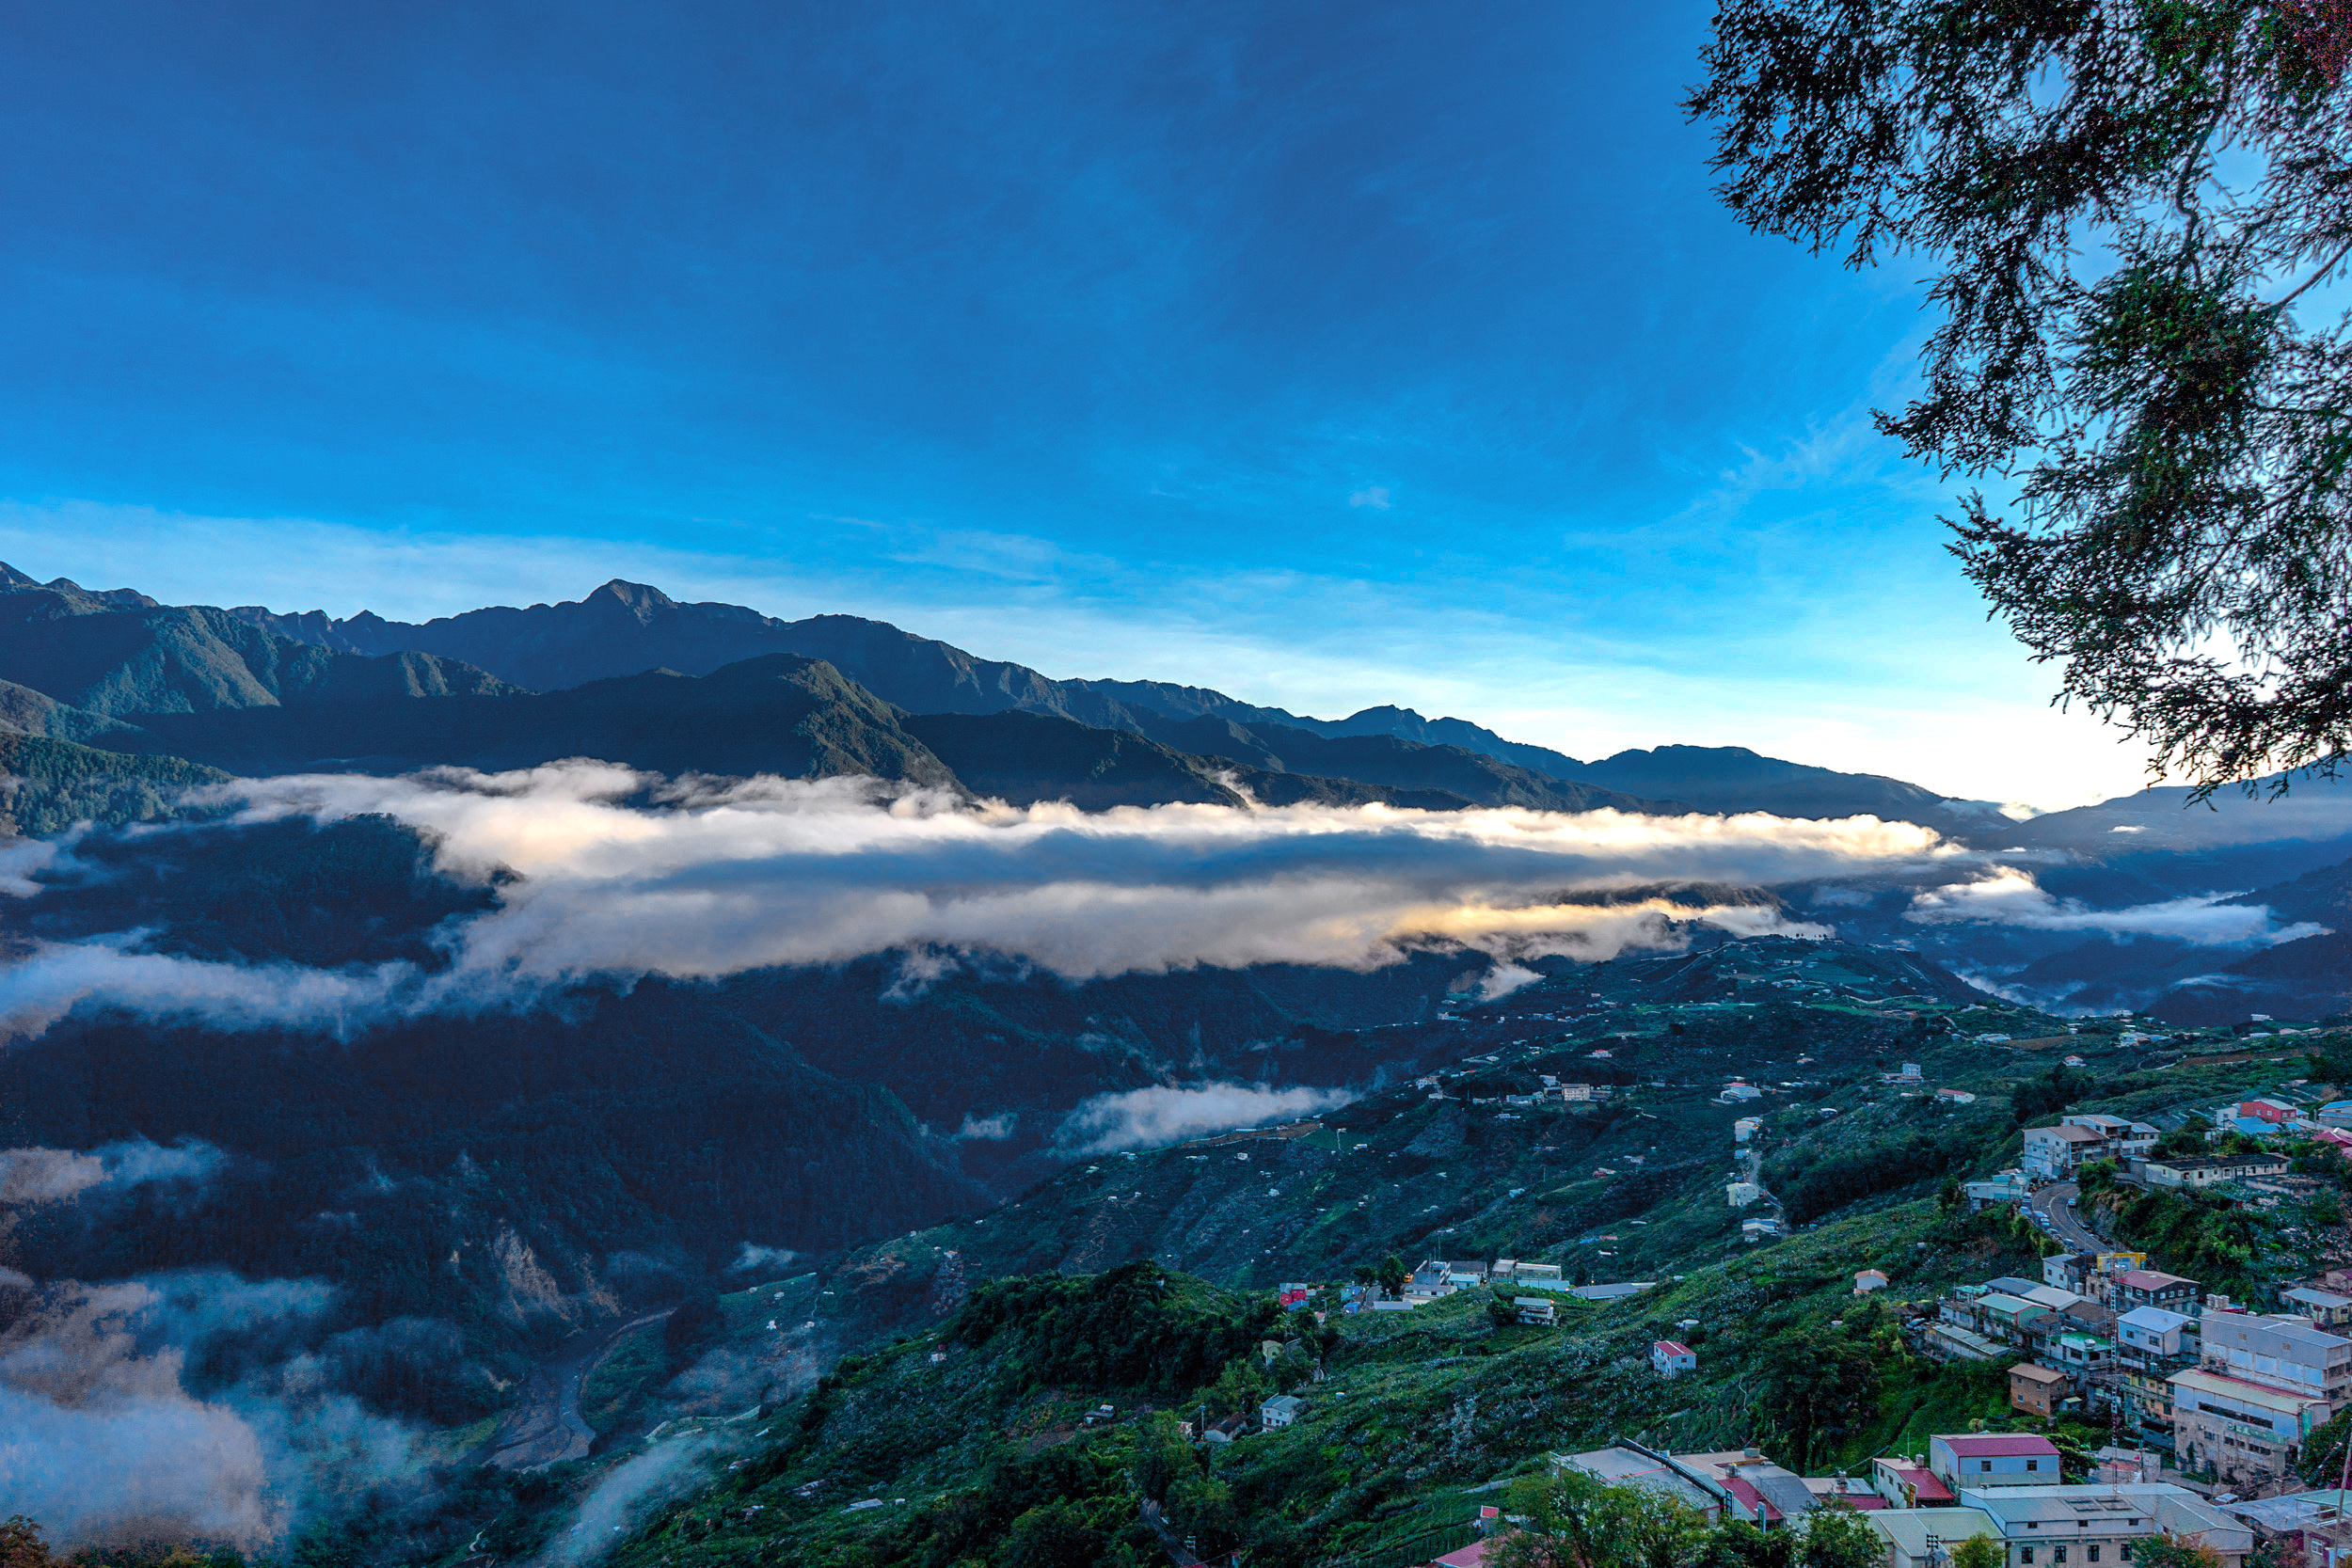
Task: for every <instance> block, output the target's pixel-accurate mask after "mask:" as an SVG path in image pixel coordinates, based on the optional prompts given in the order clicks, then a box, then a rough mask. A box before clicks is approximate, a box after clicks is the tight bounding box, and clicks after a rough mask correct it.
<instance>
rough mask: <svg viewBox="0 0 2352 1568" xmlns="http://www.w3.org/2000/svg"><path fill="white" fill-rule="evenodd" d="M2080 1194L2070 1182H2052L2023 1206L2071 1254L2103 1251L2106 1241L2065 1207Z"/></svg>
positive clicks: (2028, 1199)
mask: <svg viewBox="0 0 2352 1568" xmlns="http://www.w3.org/2000/svg"><path fill="white" fill-rule="evenodd" d="M2080 1192H2081V1189H2080V1188H2078V1187H2076V1186H2075V1185H2074V1183H2073V1182H2072V1181H2053V1182H2051V1183H2050V1184H2049V1185H2048V1186H2046V1187H2044V1188H2042V1190H2041V1191H2039V1192H2037V1193H2035V1194H2034V1195H2033V1196H2031V1197H2029V1198H2027V1199H2026V1208H2028V1209H2030V1210H2032V1211H2033V1213H2034V1217H2035V1218H2037V1219H2039V1220H2041V1221H2042V1226H2043V1227H2044V1228H2046V1229H2047V1230H2048V1231H2049V1232H2050V1234H2051V1235H2053V1236H2056V1237H2057V1238H2058V1240H2059V1241H2061V1242H2063V1243H2066V1245H2067V1246H2069V1247H2071V1248H2073V1249H2074V1251H2076V1252H2094V1253H2095V1252H2104V1251H2106V1248H2107V1243H2106V1241H2105V1240H2103V1239H2102V1238H2101V1237H2100V1236H2099V1235H2098V1234H2097V1233H2096V1232H2095V1231H2093V1230H2092V1229H2091V1228H2090V1227H2089V1226H2087V1225H2085V1224H2083V1222H2082V1220H2081V1218H2080V1217H2079V1216H2078V1215H2077V1214H2076V1213H2075V1212H2074V1210H2072V1209H2070V1208H2068V1207H2067V1203H2068V1200H2069V1199H2072V1198H2074V1197H2075V1196H2079V1194H2080Z"/></svg>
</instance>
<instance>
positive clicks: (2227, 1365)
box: [2199, 1312, 2352, 1407]
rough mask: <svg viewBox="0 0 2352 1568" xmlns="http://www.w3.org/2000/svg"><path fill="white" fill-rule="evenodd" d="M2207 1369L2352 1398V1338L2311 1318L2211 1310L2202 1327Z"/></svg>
mask: <svg viewBox="0 0 2352 1568" xmlns="http://www.w3.org/2000/svg"><path fill="white" fill-rule="evenodd" d="M2199 1338H2200V1339H2201V1351H2200V1356H2199V1362H2200V1365H2201V1366H2202V1367H2203V1369H2204V1370H2206V1371H2209V1372H2217V1373H2219V1374H2221V1375H2223V1376H2226V1377H2234V1378H2240V1379H2243V1380H2245V1381H2246V1382H2249V1383H2258V1384H2261V1385H2263V1386H2265V1387H2270V1388H2278V1389H2282V1390H2284V1391H2286V1392H2289V1393H2295V1394H2301V1395H2303V1396H2305V1397H2306V1398H2310V1399H2317V1400H2324V1401H2326V1402H2327V1403H2328V1405H2329V1406H2330V1407H2333V1406H2336V1405H2340V1404H2343V1403H2344V1402H2346V1401H2347V1400H2352V1339H2347V1338H2344V1336H2342V1335H2340V1334H2330V1333H2328V1331H2327V1330H2326V1329H2324V1328H2319V1327H2316V1326H2314V1325H2313V1324H2312V1323H2311V1322H2310V1321H2309V1320H2308V1319H2304V1318H2289V1317H2269V1316H2261V1317H2258V1316H2256V1315H2254V1314H2253V1313H2250V1312H2246V1313H2240V1312H2213V1313H2207V1314H2206V1315H2205V1317H2204V1319H2203V1320H2202V1322H2201V1323H2200V1325H2199Z"/></svg>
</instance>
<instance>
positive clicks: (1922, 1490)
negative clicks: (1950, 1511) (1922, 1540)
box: [1870, 1456, 1953, 1509]
mask: <svg viewBox="0 0 2352 1568" xmlns="http://www.w3.org/2000/svg"><path fill="white" fill-rule="evenodd" d="M1870 1485H1871V1487H1872V1488H1873V1489H1874V1490H1875V1491H1876V1492H1877V1493H1878V1495H1879V1496H1880V1497H1884V1498H1885V1499H1886V1502H1887V1506H1888V1507H1889V1508H1894V1509H1925V1508H1949V1507H1950V1506H1951V1505H1952V1501H1953V1498H1952V1489H1951V1488H1950V1487H1948V1486H1947V1485H1945V1484H1944V1482H1943V1481H1940V1480H1938V1479H1937V1477H1936V1474H1935V1472H1934V1471H1933V1470H1931V1469H1929V1468H1928V1467H1927V1466H1926V1465H1915V1464H1913V1463H1912V1462H1911V1461H1910V1460H1908V1459H1888V1458H1885V1457H1883V1456H1882V1457H1880V1458H1877V1459H1873V1460H1871V1461H1870Z"/></svg>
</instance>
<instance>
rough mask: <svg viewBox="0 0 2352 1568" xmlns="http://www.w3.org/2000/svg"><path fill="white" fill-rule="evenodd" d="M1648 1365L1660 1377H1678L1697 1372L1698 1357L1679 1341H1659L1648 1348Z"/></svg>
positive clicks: (1696, 1353)
mask: <svg viewBox="0 0 2352 1568" xmlns="http://www.w3.org/2000/svg"><path fill="white" fill-rule="evenodd" d="M1649 1364H1650V1366H1651V1367H1652V1368H1653V1369H1654V1370H1656V1371H1657V1373H1658V1375H1659V1376H1660V1377H1678V1376H1680V1375H1681V1374H1682V1373H1684V1372H1695V1371H1697V1370H1699V1356H1698V1352H1696V1351H1694V1350H1692V1348H1691V1347H1690V1346H1688V1345H1686V1344H1684V1343H1683V1342H1682V1341H1681V1340H1679V1339H1660V1340H1657V1341H1655V1342H1653V1343H1652V1344H1651V1346H1650V1348H1649Z"/></svg>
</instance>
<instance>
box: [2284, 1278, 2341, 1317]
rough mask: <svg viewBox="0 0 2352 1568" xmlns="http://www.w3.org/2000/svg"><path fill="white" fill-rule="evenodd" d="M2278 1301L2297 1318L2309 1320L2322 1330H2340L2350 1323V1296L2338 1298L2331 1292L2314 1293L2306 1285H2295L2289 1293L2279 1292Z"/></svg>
mask: <svg viewBox="0 0 2352 1568" xmlns="http://www.w3.org/2000/svg"><path fill="white" fill-rule="evenodd" d="M2279 1299H2280V1301H2282V1302H2284V1303H2286V1306H2287V1309H2288V1310H2289V1311H2291V1312H2293V1313H2295V1314H2296V1316H2297V1317H2303V1318H2309V1319H2311V1320H2312V1322H2313V1323H2317V1324H2318V1325H2319V1326H2320V1327H2322V1328H2342V1327H2343V1326H2344V1325H2345V1324H2347V1323H2352V1296H2340V1295H2338V1294H2336V1293H2335V1292H2334V1291H2314V1290H2312V1288H2311V1287H2310V1286H2308V1285H2297V1286H2296V1288H2295V1289H2293V1290H2291V1291H2280V1292H2279Z"/></svg>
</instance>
